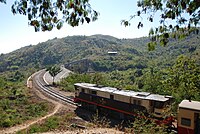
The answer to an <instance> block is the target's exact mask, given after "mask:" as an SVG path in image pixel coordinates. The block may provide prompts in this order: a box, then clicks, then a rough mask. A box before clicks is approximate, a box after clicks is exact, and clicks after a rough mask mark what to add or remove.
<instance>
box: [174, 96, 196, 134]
mask: <svg viewBox="0 0 200 134" xmlns="http://www.w3.org/2000/svg"><path fill="white" fill-rule="evenodd" d="M177 128H178V134H200V102H198V101H189V100H183V101H182V102H181V103H180V104H179V108H178V125H177Z"/></svg>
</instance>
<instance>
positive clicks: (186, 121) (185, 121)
mask: <svg viewBox="0 0 200 134" xmlns="http://www.w3.org/2000/svg"><path fill="white" fill-rule="evenodd" d="M181 125H184V126H188V127H189V126H191V120H190V119H188V118H181Z"/></svg>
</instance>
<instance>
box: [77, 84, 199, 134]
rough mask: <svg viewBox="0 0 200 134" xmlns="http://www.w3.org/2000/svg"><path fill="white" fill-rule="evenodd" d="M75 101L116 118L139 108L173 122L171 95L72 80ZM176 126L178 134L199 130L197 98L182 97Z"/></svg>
mask: <svg viewBox="0 0 200 134" xmlns="http://www.w3.org/2000/svg"><path fill="white" fill-rule="evenodd" d="M74 87H75V98H74V102H76V103H77V104H79V106H81V107H84V108H87V109H89V110H93V111H96V110H98V111H99V112H101V113H106V114H107V115H112V116H116V117H117V118H119V119H123V120H124V119H132V118H134V117H135V116H139V117H141V118H144V116H141V115H140V114H138V111H142V112H143V113H144V115H145V117H148V118H149V117H150V119H153V120H155V122H156V123H158V124H165V125H168V126H173V125H174V123H173V122H174V119H175V117H174V116H172V115H168V114H167V113H170V111H171V105H172V103H173V101H174V98H173V97H172V96H166V95H159V94H151V93H148V92H135V91H130V90H123V89H118V88H114V87H106V86H103V85H97V84H91V83H75V84H74ZM176 119H177V124H176V130H177V132H178V134H200V102H198V101H191V100H183V101H182V102H181V103H180V104H179V105H178V111H177V117H176Z"/></svg>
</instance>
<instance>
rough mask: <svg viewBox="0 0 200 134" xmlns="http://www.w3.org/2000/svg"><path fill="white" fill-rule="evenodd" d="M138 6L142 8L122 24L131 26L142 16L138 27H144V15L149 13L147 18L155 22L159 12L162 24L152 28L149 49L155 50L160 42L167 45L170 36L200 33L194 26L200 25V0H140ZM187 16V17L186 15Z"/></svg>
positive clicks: (178, 37) (176, 37) (182, 36)
mask: <svg viewBox="0 0 200 134" xmlns="http://www.w3.org/2000/svg"><path fill="white" fill-rule="evenodd" d="M137 6H138V7H139V8H140V9H139V10H138V11H137V12H136V14H135V15H132V16H131V17H130V19H129V20H122V24H124V25H125V26H129V25H130V24H131V23H130V21H131V20H132V19H133V18H135V17H140V18H141V21H139V23H138V25H137V27H138V28H141V27H143V22H142V20H143V18H142V16H145V15H147V20H149V21H150V22H154V16H155V15H156V13H157V14H159V16H160V19H159V21H160V26H158V27H156V28H151V29H150V31H149V37H150V39H151V42H150V43H148V47H149V50H154V49H155V46H156V45H157V44H158V42H159V44H160V45H162V46H165V45H167V43H168V42H169V38H171V37H172V38H175V39H181V38H184V37H185V36H188V35H189V34H190V33H197V34H198V33H199V30H198V29H196V28H194V27H197V26H198V25H199V20H200V8H199V7H200V0H138V1H137ZM186 16H187V17H186Z"/></svg>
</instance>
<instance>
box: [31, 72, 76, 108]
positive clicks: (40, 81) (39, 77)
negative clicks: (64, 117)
mask: <svg viewBox="0 0 200 134" xmlns="http://www.w3.org/2000/svg"><path fill="white" fill-rule="evenodd" d="M45 73H46V71H45V70H44V69H43V70H40V71H38V72H36V73H34V74H33V75H32V76H31V77H29V79H28V80H27V86H28V87H30V88H31V86H30V85H35V86H36V87H37V88H38V89H39V90H40V91H42V92H43V93H44V94H46V95H48V96H49V97H51V98H53V99H55V100H59V101H61V102H62V103H64V104H67V105H71V106H73V107H76V105H77V104H76V103H74V101H73V98H72V97H69V96H66V95H63V94H61V93H59V92H58V91H55V90H53V88H52V87H51V86H49V85H48V84H47V83H46V82H45V80H44V77H43V76H44V74H45ZM30 78H32V79H30Z"/></svg>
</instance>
